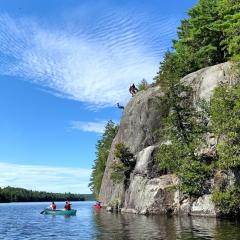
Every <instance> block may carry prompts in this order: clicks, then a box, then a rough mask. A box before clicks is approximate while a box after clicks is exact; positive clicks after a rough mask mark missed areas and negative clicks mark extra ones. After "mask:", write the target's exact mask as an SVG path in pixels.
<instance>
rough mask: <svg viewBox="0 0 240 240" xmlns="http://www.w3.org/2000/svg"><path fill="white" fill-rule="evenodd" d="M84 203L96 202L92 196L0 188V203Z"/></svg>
mask: <svg viewBox="0 0 240 240" xmlns="http://www.w3.org/2000/svg"><path fill="white" fill-rule="evenodd" d="M66 199H69V200H70V201H80V200H82V201H84V200H86V201H87V200H94V197H93V195H92V194H73V193H49V192H42V191H41V192H39V191H32V190H27V189H24V188H14V187H6V188H0V202H45V201H65V200H66Z"/></svg>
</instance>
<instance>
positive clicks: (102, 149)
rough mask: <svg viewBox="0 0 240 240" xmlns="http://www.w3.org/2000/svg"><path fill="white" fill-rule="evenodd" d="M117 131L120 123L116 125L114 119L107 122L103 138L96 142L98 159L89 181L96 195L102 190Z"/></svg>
mask: <svg viewBox="0 0 240 240" xmlns="http://www.w3.org/2000/svg"><path fill="white" fill-rule="evenodd" d="M117 131H118V125H115V124H114V123H113V122H112V121H109V122H108V123H107V124H106V127H105V130H104V133H103V135H102V138H101V139H100V140H99V141H98V142H97V144H96V159H95V161H94V163H93V166H92V174H91V178H90V183H89V187H90V189H91V191H92V192H93V193H94V195H95V196H96V197H97V196H98V194H99V191H100V187H101V183H102V178H103V174H104V171H105V167H106V162H107V158H108V154H109V150H110V148H111V144H112V141H113V139H114V137H115V136H116V134H117Z"/></svg>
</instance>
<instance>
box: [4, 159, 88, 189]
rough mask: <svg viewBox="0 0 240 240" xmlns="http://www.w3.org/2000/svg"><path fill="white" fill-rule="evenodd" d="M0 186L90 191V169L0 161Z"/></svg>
mask: <svg viewBox="0 0 240 240" xmlns="http://www.w3.org/2000/svg"><path fill="white" fill-rule="evenodd" d="M0 169H1V175H0V187H5V186H12V187H22V188H26V189H32V190H39V191H49V192H72V193H90V190H89V188H88V183H89V179H90V174H91V169H85V168H69V167H66V168H65V167H50V166H41V165H36V166H34V165H20V164H10V163H5V162H0Z"/></svg>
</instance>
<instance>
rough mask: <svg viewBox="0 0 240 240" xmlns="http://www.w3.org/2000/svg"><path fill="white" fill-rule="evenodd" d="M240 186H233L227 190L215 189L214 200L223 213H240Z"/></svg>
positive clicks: (232, 214) (229, 214)
mask: <svg viewBox="0 0 240 240" xmlns="http://www.w3.org/2000/svg"><path fill="white" fill-rule="evenodd" d="M239 199H240V186H231V187H229V188H228V189H226V190H225V191H219V190H215V191H214V192H213V195H212V200H213V202H214V204H215V206H216V207H217V208H218V210H219V211H220V213H221V214H223V215H227V216H232V217H233V216H236V215H239V213H240V201H239Z"/></svg>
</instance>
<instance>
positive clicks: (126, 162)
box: [111, 143, 136, 186]
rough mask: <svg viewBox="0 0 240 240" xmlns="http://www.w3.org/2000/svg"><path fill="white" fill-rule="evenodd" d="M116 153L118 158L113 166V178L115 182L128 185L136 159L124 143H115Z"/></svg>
mask: <svg viewBox="0 0 240 240" xmlns="http://www.w3.org/2000/svg"><path fill="white" fill-rule="evenodd" d="M114 154H115V157H116V159H115V161H114V162H113V163H112V166H111V170H112V172H111V179H112V180H113V182H114V183H121V182H123V183H124V185H125V186H126V184H127V182H128V179H129V177H130V174H131V172H132V170H133V168H134V166H135V164H136V161H135V159H134V157H133V154H132V153H131V152H130V151H129V148H128V147H127V146H126V145H125V144H123V143H118V144H116V145H115V152H114Z"/></svg>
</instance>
